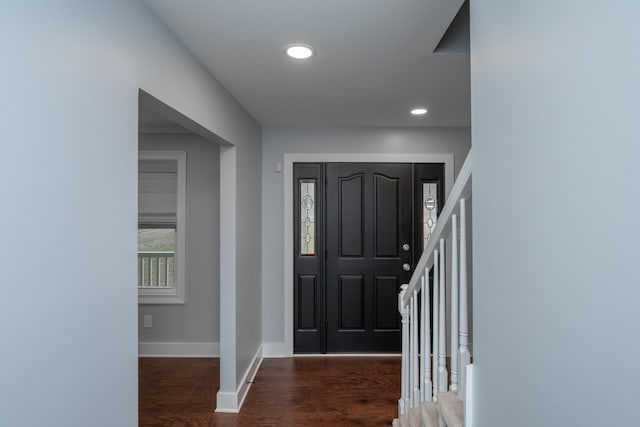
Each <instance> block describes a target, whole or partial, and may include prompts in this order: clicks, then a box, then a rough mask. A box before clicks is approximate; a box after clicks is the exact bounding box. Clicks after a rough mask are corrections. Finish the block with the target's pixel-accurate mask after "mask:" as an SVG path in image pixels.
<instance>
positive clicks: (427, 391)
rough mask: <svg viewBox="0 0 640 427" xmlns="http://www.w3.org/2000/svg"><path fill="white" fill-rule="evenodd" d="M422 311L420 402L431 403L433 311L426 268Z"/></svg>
mask: <svg viewBox="0 0 640 427" xmlns="http://www.w3.org/2000/svg"><path fill="white" fill-rule="evenodd" d="M421 280H422V311H421V312H420V324H421V331H422V332H421V339H420V344H421V350H420V354H421V355H422V356H421V357H420V373H421V375H422V376H421V378H420V401H421V402H430V401H431V392H432V390H431V387H433V385H432V383H431V330H430V325H429V323H430V320H431V310H430V309H429V269H428V268H425V270H424V273H423V274H422V279H421Z"/></svg>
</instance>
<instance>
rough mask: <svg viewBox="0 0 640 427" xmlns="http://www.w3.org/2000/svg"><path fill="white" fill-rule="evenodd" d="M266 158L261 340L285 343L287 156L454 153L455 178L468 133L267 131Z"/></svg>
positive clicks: (464, 130) (441, 130) (434, 130)
mask: <svg viewBox="0 0 640 427" xmlns="http://www.w3.org/2000/svg"><path fill="white" fill-rule="evenodd" d="M262 143H263V156H262V204H263V217H262V233H263V234H262V253H263V258H262V285H263V291H262V294H263V298H262V312H263V313H264V315H263V318H262V337H263V341H264V342H267V343H283V342H284V306H283V304H284V222H283V215H284V212H283V209H284V193H283V190H284V184H283V174H282V173H278V172H275V165H276V162H282V161H283V159H284V154H285V153H429V154H453V155H454V159H455V167H456V173H457V169H459V168H460V167H461V166H462V163H463V162H464V159H465V158H466V156H467V153H468V151H469V147H470V144H471V142H470V130H469V129H467V128H432V129H422V128H413V129H389V128H265V129H264V131H263V142H262Z"/></svg>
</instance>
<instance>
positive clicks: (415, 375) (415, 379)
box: [410, 289, 420, 407]
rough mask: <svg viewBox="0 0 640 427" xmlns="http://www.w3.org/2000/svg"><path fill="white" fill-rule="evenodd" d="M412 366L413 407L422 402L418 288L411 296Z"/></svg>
mask: <svg viewBox="0 0 640 427" xmlns="http://www.w3.org/2000/svg"><path fill="white" fill-rule="evenodd" d="M410 322H411V342H412V344H413V345H412V349H411V367H412V370H413V372H412V375H411V381H412V391H413V393H412V399H411V407H414V406H418V405H419V404H420V376H419V369H418V366H419V365H418V349H419V344H418V326H420V325H419V323H418V290H417V289H416V290H414V291H413V296H412V297H411V319H410Z"/></svg>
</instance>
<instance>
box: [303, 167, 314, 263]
mask: <svg viewBox="0 0 640 427" xmlns="http://www.w3.org/2000/svg"><path fill="white" fill-rule="evenodd" d="M315 254H316V180H315V179H301V180H300V255H305V256H313V255H315Z"/></svg>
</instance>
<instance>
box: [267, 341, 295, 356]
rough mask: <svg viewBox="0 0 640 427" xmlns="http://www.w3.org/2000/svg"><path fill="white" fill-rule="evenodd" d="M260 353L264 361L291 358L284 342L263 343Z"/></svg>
mask: <svg viewBox="0 0 640 427" xmlns="http://www.w3.org/2000/svg"><path fill="white" fill-rule="evenodd" d="M262 352H263V357H264V358H265V359H276V358H282V357H291V356H292V354H291V351H289V347H288V346H287V344H286V343H284V342H265V343H262Z"/></svg>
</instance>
